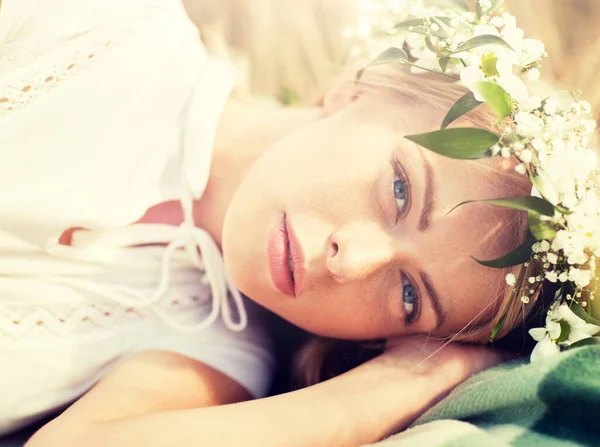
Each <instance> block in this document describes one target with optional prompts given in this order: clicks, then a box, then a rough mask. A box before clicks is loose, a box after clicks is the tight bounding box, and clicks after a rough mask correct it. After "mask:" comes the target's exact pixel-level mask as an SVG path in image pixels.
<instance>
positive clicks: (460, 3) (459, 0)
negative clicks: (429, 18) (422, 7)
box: [428, 0, 469, 12]
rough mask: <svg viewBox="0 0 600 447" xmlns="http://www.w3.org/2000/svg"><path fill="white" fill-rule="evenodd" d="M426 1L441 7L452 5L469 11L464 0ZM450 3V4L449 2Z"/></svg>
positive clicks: (460, 9)
mask: <svg viewBox="0 0 600 447" xmlns="http://www.w3.org/2000/svg"><path fill="white" fill-rule="evenodd" d="M428 3H431V4H434V5H438V6H441V7H443V8H448V7H450V8H451V7H453V6H454V8H455V9H458V10H459V11H463V12H469V5H467V2H466V1H465V0H429V2H428ZM449 3H450V4H449Z"/></svg>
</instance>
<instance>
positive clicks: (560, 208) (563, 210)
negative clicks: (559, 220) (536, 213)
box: [554, 205, 573, 216]
mask: <svg viewBox="0 0 600 447" xmlns="http://www.w3.org/2000/svg"><path fill="white" fill-rule="evenodd" d="M554 209H556V211H558V212H559V213H560V214H562V215H564V216H570V215H571V214H573V213H572V212H571V211H569V210H568V209H567V208H565V207H564V206H560V205H555V206H554Z"/></svg>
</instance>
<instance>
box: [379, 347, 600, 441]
mask: <svg viewBox="0 0 600 447" xmlns="http://www.w3.org/2000/svg"><path fill="white" fill-rule="evenodd" d="M376 445H377V447H413V446H414V447H417V446H418V447H424V446H426V447H475V446H477V447H478V446H485V447H507V446H519V447H521V446H522V447H526V446H527V447H529V446H548V447H567V446H569V447H575V446H577V447H581V446H600V346H598V345H596V346H587V347H583V348H579V349H573V350H571V351H566V352H564V353H561V354H560V355H558V356H555V357H554V358H549V359H546V360H545V361H542V362H538V363H534V364H529V363H526V362H513V363H509V364H505V365H501V366H499V367H496V368H493V369H490V370H488V371H485V372H483V373H481V374H478V375H476V376H474V377H472V378H471V379H470V380H468V381H467V382H465V383H463V384H462V385H461V386H459V387H458V388H456V389H455V390H454V391H453V392H452V393H450V395H449V396H448V397H446V398H445V399H444V400H442V401H441V402H440V403H439V404H438V405H437V406H435V407H434V408H432V409H431V410H430V411H428V412H427V413H426V414H424V415H423V416H422V417H421V418H420V419H419V420H417V421H416V422H415V423H414V424H413V426H412V427H411V428H410V429H409V430H406V431H404V432H403V433H400V434H398V435H396V436H393V437H391V438H389V439H388V440H385V441H382V442H381V443H378V444H376Z"/></svg>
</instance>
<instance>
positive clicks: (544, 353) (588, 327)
mask: <svg viewBox="0 0 600 447" xmlns="http://www.w3.org/2000/svg"><path fill="white" fill-rule="evenodd" d="M561 322H563V323H566V325H567V327H568V336H567V337H566V338H565V337H562V338H565V339H564V340H561V341H560V342H559V341H558V340H559V339H560V338H561V335H563V334H562V331H563V328H562V327H561V324H560V323H561ZM598 332H600V327H598V326H596V325H593V324H590V323H586V322H585V321H584V320H582V319H581V318H579V317H578V316H577V315H575V313H574V312H573V311H572V310H571V309H570V307H569V305H568V304H566V303H562V304H560V305H558V302H557V303H555V304H554V305H553V306H552V308H551V309H550V311H549V312H548V315H547V316H546V327H545V328H535V329H531V330H530V331H529V335H531V337H532V338H533V339H534V340H535V341H537V342H538V343H537V345H535V348H534V349H533V352H532V353H531V361H532V362H536V361H538V360H540V359H543V358H545V357H551V356H553V355H555V354H558V353H559V352H560V346H570V345H572V344H573V343H576V342H578V341H581V340H585V339H586V338H589V337H591V336H593V335H596V334H597V333H598ZM559 345H560V346H559Z"/></svg>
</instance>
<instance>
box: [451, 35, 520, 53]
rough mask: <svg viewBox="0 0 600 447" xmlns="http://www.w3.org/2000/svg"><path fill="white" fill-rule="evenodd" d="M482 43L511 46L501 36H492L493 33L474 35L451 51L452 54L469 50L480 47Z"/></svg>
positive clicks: (509, 47)
mask: <svg viewBox="0 0 600 447" xmlns="http://www.w3.org/2000/svg"><path fill="white" fill-rule="evenodd" d="M484 45H501V46H503V47H506V48H508V49H510V50H512V49H513V48H512V47H511V46H510V45H509V44H508V43H507V42H506V41H505V40H504V39H502V38H501V37H498V36H494V35H493V34H482V35H480V36H475V37H473V38H472V39H469V40H467V41H466V42H465V43H463V44H462V45H461V46H460V47H458V48H457V49H456V50H454V51H453V52H452V54H456V53H461V52H463V51H469V50H472V49H473V48H477V47H482V46H484Z"/></svg>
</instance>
